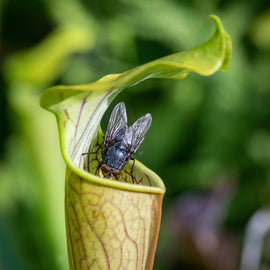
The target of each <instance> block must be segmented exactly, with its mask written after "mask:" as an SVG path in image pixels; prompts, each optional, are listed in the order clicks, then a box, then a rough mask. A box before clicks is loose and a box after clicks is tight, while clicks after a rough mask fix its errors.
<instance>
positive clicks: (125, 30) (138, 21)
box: [0, 0, 270, 270]
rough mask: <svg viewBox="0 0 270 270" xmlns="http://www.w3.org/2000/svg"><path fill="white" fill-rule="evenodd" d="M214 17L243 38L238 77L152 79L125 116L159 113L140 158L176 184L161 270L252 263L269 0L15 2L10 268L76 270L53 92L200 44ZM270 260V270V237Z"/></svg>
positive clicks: (8, 164) (5, 18) (3, 182)
mask: <svg viewBox="0 0 270 270" xmlns="http://www.w3.org/2000/svg"><path fill="white" fill-rule="evenodd" d="M209 14H216V15H218V16H219V17H220V19H221V21H222V22H223V25H224V27H225V29H226V30H227V32H228V33H229V34H230V36H231V38H232V42H233V54H232V62H231V66H230V69H229V71H227V72H225V73H224V72H221V71H219V72H217V73H216V74H215V75H213V76H211V77H202V76H199V75H197V74H190V75H189V76H188V77H187V78H186V79H184V80H181V81H174V80H165V79H164V80H163V79H156V80H147V81H145V82H143V83H140V84H139V85H137V86H134V87H132V88H130V89H127V90H125V91H124V92H122V93H121V94H120V95H119V96H118V97H117V100H115V102H114V104H112V107H113V106H114V105H115V104H116V103H118V102H119V101H124V102H125V103H126V106H127V111H128V117H129V120H130V123H132V122H133V121H135V120H136V119H137V118H138V117H140V116H141V115H142V114H144V113H146V112H150V113H151V114H152V116H153V124H152V127H151V129H150V131H149V133H148V134H147V136H146V139H145V141H144V143H143V144H142V146H141V148H140V150H142V151H143V155H141V156H138V157H137V158H138V159H139V160H140V161H142V162H143V163H144V164H145V165H146V166H147V167H149V168H151V169H153V170H154V171H155V172H157V173H158V174H159V175H160V176H161V178H162V179H163V180H164V182H165V184H166V188H167V192H166V194H165V198H164V207H163V220H162V226H161V233H160V239H159V242H158V248H157V254H156V259H155V265H154V269H156V270H161V269H166V270H173V269H175V270H176V269H184V270H199V269H200V270H201V269H211V270H223V269H224V270H229V269H230V270H234V269H235V270H236V269H239V268H240V264H241V263H240V261H241V254H242V251H243V249H244V247H245V245H246V244H247V242H248V241H245V240H244V239H245V238H246V237H247V234H246V233H245V228H246V225H247V223H248V221H249V220H250V219H251V217H252V215H253V214H254V213H256V211H258V210H260V209H266V216H267V215H269V214H268V212H267V209H268V207H269V204H270V195H269V194H270V106H269V104H270V3H269V1H267V0H250V1H244V0H234V1H232V0H231V1H230V0H229V1H222V0H212V1H211V0H205V1H200V0H192V1H187V0H183V1H180V0H116V1H108V0H92V1H90V0H81V1H78V0H2V1H1V2H0V18H1V20H0V31H1V32H0V33H1V40H0V42H1V51H0V63H1V66H0V111H1V122H0V123H1V127H0V141H1V144H0V269H1V270H13V269H22V270H24V269H27V270H32V269H44V270H45V269H46V270H47V269H51V270H64V269H68V262H67V254H66V246H65V224H64V192H63V191H64V173H65V166H64V164H63V160H62V157H61V155H60V148H59V143H58V137H57V136H58V134H57V129H56V121H55V119H54V116H53V115H51V114H50V113H48V112H46V111H44V110H43V109H41V108H40V107H39V98H40V95H41V93H42V92H43V91H44V89H45V88H47V87H49V86H51V85H55V84H80V83H87V82H92V81H95V80H97V79H99V78H100V77H102V76H103V75H106V74H109V73H120V72H123V71H125V70H127V69H130V68H133V67H135V66H138V65H140V64H143V63H146V62H148V61H151V60H154V59H156V58H159V57H162V56H165V55H168V54H171V53H175V52H179V51H182V50H187V49H189V48H192V47H194V46H196V45H199V44H201V43H203V42H205V41H206V40H207V39H209V38H210V36H211V34H212V33H213V30H214V24H213V22H212V21H211V20H209V19H208V15H209ZM110 112H111V110H109V112H107V113H106V114H105V116H104V119H103V122H102V125H103V127H106V123H107V121H108V117H109V115H110ZM268 217H269V216H268ZM254 249H255V247H254ZM259 253H260V261H261V262H260V267H261V268H260V269H270V266H269V240H267V237H265V239H264V242H263V248H262V251H260V252H259ZM241 270H248V269H247V268H244V267H243V261H242V268H241ZM251 270H256V269H251Z"/></svg>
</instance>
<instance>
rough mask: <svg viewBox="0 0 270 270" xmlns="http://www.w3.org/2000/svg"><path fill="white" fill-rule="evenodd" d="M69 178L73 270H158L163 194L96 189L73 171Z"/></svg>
mask: <svg viewBox="0 0 270 270" xmlns="http://www.w3.org/2000/svg"><path fill="white" fill-rule="evenodd" d="M66 179H67V180H66V199H65V204H66V205H65V206H66V226H67V239H68V250H69V262H70V269H72V270H79V269H80V270H84V269H92V270H95V269H97V270H139V269H140V270H146V269H147V270H150V269H152V267H153V261H154V254H155V250H156V244H157V236H158V232H159V227H160V218H161V204H162V198H163V194H151V193H140V192H133V191H126V190H120V189H114V188H112V187H110V186H101V185H96V184H94V183H91V182H90V181H89V180H85V179H82V178H80V177H79V176H77V175H76V174H74V173H73V172H72V171H70V170H69V169H67V175H66Z"/></svg>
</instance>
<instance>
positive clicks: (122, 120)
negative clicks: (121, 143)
mask: <svg viewBox="0 0 270 270" xmlns="http://www.w3.org/2000/svg"><path fill="white" fill-rule="evenodd" d="M126 129H127V113H126V106H125V104H124V102H120V103H118V104H117V105H116V106H115V107H114V109H113V111H112V113H111V117H110V120H109V123H108V126H107V130H106V133H105V138H104V147H105V148H106V147H108V146H109V145H110V144H111V143H113V142H114V141H117V140H121V139H122V138H123V137H124V135H125V132H126Z"/></svg>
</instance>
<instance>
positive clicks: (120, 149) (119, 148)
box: [104, 142, 127, 170]
mask: <svg viewBox="0 0 270 270" xmlns="http://www.w3.org/2000/svg"><path fill="white" fill-rule="evenodd" d="M126 150H127V149H126V146H125V145H124V144H123V143H122V142H116V143H115V144H114V145H112V146H110V147H109V148H108V150H107V152H106V156H105V160H104V163H106V165H108V166H110V167H111V168H115V169H119V170H121V169H122V168H123V167H124V165H125V161H126V156H127V152H126Z"/></svg>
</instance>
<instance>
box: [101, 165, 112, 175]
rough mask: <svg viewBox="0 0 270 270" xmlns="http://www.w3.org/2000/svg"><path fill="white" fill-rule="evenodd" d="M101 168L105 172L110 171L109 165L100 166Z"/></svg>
mask: <svg viewBox="0 0 270 270" xmlns="http://www.w3.org/2000/svg"><path fill="white" fill-rule="evenodd" d="M101 170H102V172H104V173H106V174H107V173H109V172H110V171H111V168H110V167H109V166H101Z"/></svg>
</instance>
